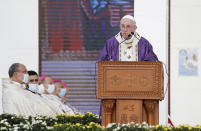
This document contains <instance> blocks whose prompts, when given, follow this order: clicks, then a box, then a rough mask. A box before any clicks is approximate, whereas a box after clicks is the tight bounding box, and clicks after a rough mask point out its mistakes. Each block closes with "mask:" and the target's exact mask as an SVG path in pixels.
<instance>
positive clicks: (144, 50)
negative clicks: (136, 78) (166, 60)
mask: <svg viewBox="0 0 201 131" xmlns="http://www.w3.org/2000/svg"><path fill="white" fill-rule="evenodd" d="M98 60H99V61H109V60H113V61H118V60H119V42H118V41H117V40H116V38H115V37H112V38H110V39H109V40H107V42H106V44H105V46H104V48H103V50H102V52H101V54H100V56H99V58H98ZM157 60H158V58H157V56H156V55H155V53H154V52H153V49H152V46H151V44H150V43H149V41H148V40H146V39H145V38H143V37H141V38H140V40H139V42H138V61H157Z"/></svg>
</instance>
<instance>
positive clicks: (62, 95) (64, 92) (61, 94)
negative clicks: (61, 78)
mask: <svg viewBox="0 0 201 131" xmlns="http://www.w3.org/2000/svg"><path fill="white" fill-rule="evenodd" d="M65 95H66V88H63V89H60V92H59V96H60V97H64V96H65Z"/></svg>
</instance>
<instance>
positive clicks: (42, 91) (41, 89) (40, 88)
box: [37, 84, 45, 94]
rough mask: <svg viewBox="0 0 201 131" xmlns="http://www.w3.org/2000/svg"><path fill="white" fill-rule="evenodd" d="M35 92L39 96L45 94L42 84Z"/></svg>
mask: <svg viewBox="0 0 201 131" xmlns="http://www.w3.org/2000/svg"><path fill="white" fill-rule="evenodd" d="M37 92H38V93H40V94H43V93H44V92H45V88H44V86H43V84H41V85H39V86H38V91H37Z"/></svg>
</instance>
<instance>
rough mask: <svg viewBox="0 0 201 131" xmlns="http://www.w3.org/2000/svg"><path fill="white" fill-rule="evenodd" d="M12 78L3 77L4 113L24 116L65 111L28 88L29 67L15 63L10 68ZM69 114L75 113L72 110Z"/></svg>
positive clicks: (47, 114)
mask: <svg viewBox="0 0 201 131" xmlns="http://www.w3.org/2000/svg"><path fill="white" fill-rule="evenodd" d="M8 73H9V77H10V79H3V81H2V85H3V89H2V91H3V93H2V96H3V98H2V99H3V102H2V105H3V113H10V114H16V115H23V116H36V115H45V116H52V117H54V116H56V114H57V113H58V114H63V113H64V112H63V111H62V110H61V109H60V108H59V107H56V106H55V105H54V104H53V103H51V102H50V101H48V100H46V99H44V98H43V97H41V96H40V95H38V94H34V93H32V92H31V91H30V90H29V89H28V88H26V83H27V82H28V74H27V69H26V67H25V66H24V65H23V64H20V63H14V64H12V65H11V66H10V68H9V72H8ZM68 114H74V113H73V112H70V113H68Z"/></svg>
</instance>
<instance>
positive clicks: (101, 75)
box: [97, 61, 163, 99]
mask: <svg viewBox="0 0 201 131" xmlns="http://www.w3.org/2000/svg"><path fill="white" fill-rule="evenodd" d="M97 98H101V99H111V98H112V99H163V68H162V63H161V62H121V61H100V62H98V71H97Z"/></svg>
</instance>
